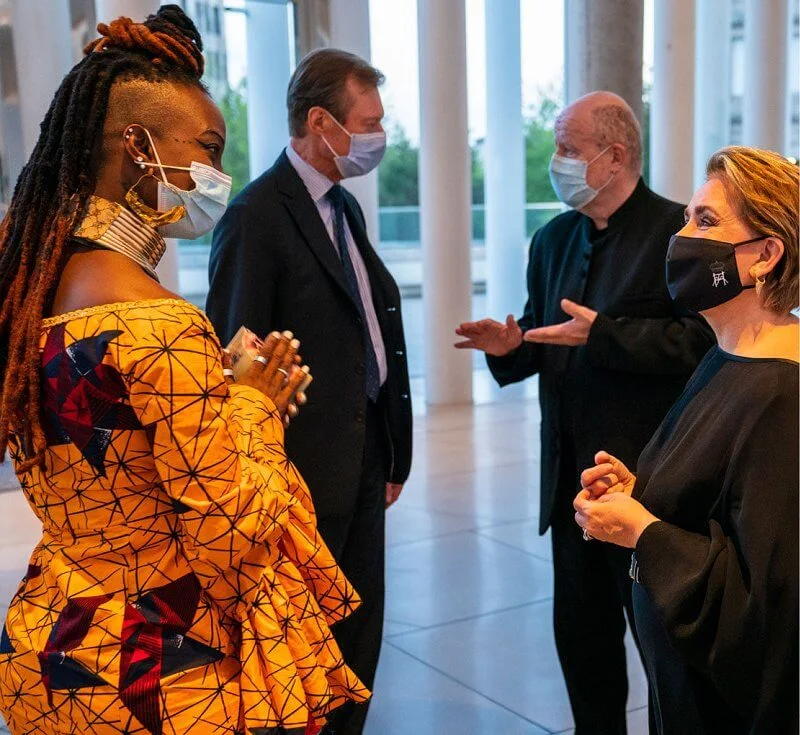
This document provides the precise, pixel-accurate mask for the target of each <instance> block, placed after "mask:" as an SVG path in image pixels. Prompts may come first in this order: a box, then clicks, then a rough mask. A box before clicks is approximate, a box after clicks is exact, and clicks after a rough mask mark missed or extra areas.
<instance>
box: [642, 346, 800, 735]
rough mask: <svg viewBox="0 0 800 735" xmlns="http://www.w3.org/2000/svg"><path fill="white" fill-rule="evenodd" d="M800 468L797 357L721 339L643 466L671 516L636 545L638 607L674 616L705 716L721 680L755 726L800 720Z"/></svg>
mask: <svg viewBox="0 0 800 735" xmlns="http://www.w3.org/2000/svg"><path fill="white" fill-rule="evenodd" d="M798 472H799V470H798V365H797V363H795V362H792V361H789V360H779V359H759V358H743V357H738V356H735V355H731V354H729V353H726V352H724V351H723V350H721V349H720V348H718V347H716V348H714V349H712V350H711V351H710V352H709V354H708V355H707V356H706V358H705V359H704V360H703V362H702V363H701V364H700V365H699V366H698V368H697V371H696V372H695V374H694V375H693V377H692V379H691V380H690V381H689V383H688V384H687V386H686V390H685V391H684V392H683V394H682V396H681V397H680V399H679V400H678V402H677V403H676V404H675V406H674V407H673V408H672V410H671V411H670V412H669V413H668V414H667V416H666V418H665V419H664V421H663V423H662V424H661V426H660V428H659V429H658V431H657V432H656V434H655V436H654V437H653V438H652V439H651V441H650V443H649V444H648V445H647V447H645V449H644V451H643V452H642V455H641V457H640V458H639V464H638V467H637V482H636V487H635V489H634V497H636V498H638V499H639V500H640V501H641V502H642V503H643V504H644V505H645V506H646V507H647V508H648V509H649V510H650V512H652V513H653V514H654V515H656V516H657V517H658V518H660V519H661V522H658V523H654V524H652V525H651V526H649V527H648V528H647V529H646V530H645V532H644V533H643V534H642V535H641V537H640V539H639V542H638V544H637V546H636V556H637V559H638V562H639V580H640V582H641V584H642V585H643V589H644V590H645V591H646V595H638V596H637V598H638V600H639V605H638V608H637V621H638V619H639V617H640V614H641V615H642V617H647V616H648V612H652V613H653V614H654V616H655V617H657V618H658V619H659V620H660V621H661V623H662V624H663V626H664V628H665V630H666V633H667V636H668V640H669V642H670V644H671V645H672V647H674V649H675V650H676V651H678V652H679V653H680V654H681V655H682V656H683V658H684V660H685V661H687V662H688V664H689V670H690V672H691V678H692V679H693V680H694V683H695V690H696V691H697V686H696V685H697V684H698V682H699V683H700V685H701V687H702V696H700V697H699V699H700V700H701V701H702V705H701V706H702V707H703V708H704V709H705V710H706V712H705V713H704V715H705V716H704V719H706V720H707V721H708V715H709V714H710V715H711V716H712V719H713V715H714V712H713V710H714V707H715V705H714V702H713V701H709V696H708V694H709V692H713V693H715V695H716V696H718V706H719V712H720V717H721V718H722V719H725V720H726V721H729V720H730V715H733V716H734V718H735V720H736V721H738V722H739V723H740V724H741V731H742V732H751V733H789V732H797V707H798ZM642 601H644V606H645V609H644V610H642V609H641V608H642ZM648 603H649V604H650V605H651V610H650V611H648V610H647V609H646V607H647V604H648ZM665 653H666V652H665ZM658 654H659V652H658V651H648V650H646V651H645V658H647V657H650V656H657V655H658ZM698 694H700V692H698ZM714 698H715V697H713V696H712V700H713V699H714ZM738 730H739V728H737V731H738Z"/></svg>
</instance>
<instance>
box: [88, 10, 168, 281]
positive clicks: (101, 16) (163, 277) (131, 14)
mask: <svg viewBox="0 0 800 735" xmlns="http://www.w3.org/2000/svg"><path fill="white" fill-rule="evenodd" d="M161 4H162V3H161V0H94V7H95V14H96V17H97V22H98V23H110V22H111V21H112V20H114V19H115V18H119V17H120V16H123V15H124V16H126V17H128V18H131V19H132V20H134V21H136V22H137V23H141V22H142V21H144V20H145V19H146V18H147V16H148V15H153V14H154V13H156V12H158V9H159V7H160V6H161ZM156 271H157V273H158V278H159V280H160V281H161V285H162V286H164V288H166V289H168V290H170V291H174V292H175V293H180V278H179V272H180V258H179V253H178V241H177V240H173V239H171V238H170V239H168V240H167V250H166V252H165V253H164V257H163V258H161V262H160V263H159V264H158V268H156Z"/></svg>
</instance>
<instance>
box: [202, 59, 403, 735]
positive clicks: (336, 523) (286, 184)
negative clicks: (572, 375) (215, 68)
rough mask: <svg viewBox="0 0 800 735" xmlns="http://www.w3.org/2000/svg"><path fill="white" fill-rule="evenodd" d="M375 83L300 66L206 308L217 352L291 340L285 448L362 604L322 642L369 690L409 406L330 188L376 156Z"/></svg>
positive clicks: (345, 207) (375, 263)
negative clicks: (283, 142)
mask: <svg viewBox="0 0 800 735" xmlns="http://www.w3.org/2000/svg"><path fill="white" fill-rule="evenodd" d="M382 81H383V75H382V74H381V73H380V72H379V71H377V70H376V69H374V68H373V67H372V66H370V65H369V64H368V63H366V62H365V61H363V60H362V59H360V58H358V57H357V56H354V55H352V54H349V53H346V52H343V51H338V50H336V49H322V50H318V51H315V52H312V53H311V54H309V55H308V56H306V57H305V58H304V59H303V60H302V61H301V62H300V64H299V65H298V67H297V69H296V71H295V72H294V74H293V76H292V79H291V81H290V82H289V90H288V94H287V104H288V114H289V131H290V135H291V140H290V142H289V145H288V146H287V147H286V149H285V151H284V152H283V153H281V155H280V156H279V157H278V160H277V161H276V162H275V164H274V165H273V167H272V168H271V169H269V170H268V171H267V172H266V173H264V174H263V175H261V176H260V177H259V178H258V179H256V180H255V181H253V182H251V183H250V184H249V185H248V186H247V187H245V189H244V190H243V191H242V192H241V193H240V194H239V195H238V196H237V197H236V198H235V199H234V200H233V202H232V203H231V205H230V206H229V208H228V210H227V212H226V214H225V216H224V217H223V218H222V221H221V222H220V224H219V225H218V226H217V228H216V230H215V231H214V240H213V245H212V247H211V259H210V264H209V275H210V282H211V283H210V290H209V294H208V303H207V307H206V310H207V312H208V315H209V317H210V318H211V321H212V322H213V324H214V327H215V329H216V330H217V334H218V335H219V337H220V339H221V340H222V342H223V344H224V343H226V342H227V340H229V339H230V338H231V336H232V335H233V334H234V333H235V332H236V330H237V329H238V328H239V326H240V325H245V326H247V327H248V328H250V329H252V330H253V331H254V332H256V333H257V334H259V335H261V336H263V335H265V334H267V333H269V332H270V331H273V330H283V329H289V330H291V331H292V332H294V334H295V336H296V337H297V338H298V339H299V340H300V342H301V351H302V354H303V358H304V360H305V361H306V362H307V363H308V365H309V366H310V367H311V370H312V374H313V376H314V383H313V385H312V387H311V389H310V396H309V397H310V400H309V402H308V405H307V406H305V407H304V408H303V410H302V411H301V413H300V415H299V417H298V418H297V419H296V420H295V421H294V422H293V423H292V425H291V427H290V428H289V430H288V432H287V436H286V448H287V453H288V456H289V458H290V459H291V460H292V461H294V462H295V464H296V465H297V466H298V468H299V469H300V471H301V473H302V474H303V477H304V478H305V479H306V481H307V482H308V485H309V487H310V489H311V494H312V496H313V499H314V504H315V507H316V510H317V522H318V525H319V529H320V532H321V533H322V536H323V538H324V539H325V541H326V542H327V544H328V546H329V547H330V549H331V551H332V552H333V554H334V556H335V557H336V559H337V561H338V562H339V565H340V566H341V568H342V570H343V571H344V573H345V574H346V576H347V577H348V578H349V579H350V581H351V582H352V583H353V585H354V587H355V588H356V590H357V591H358V593H359V595H360V596H361V598H362V601H363V604H362V606H361V607H360V608H359V609H358V610H357V611H356V613H355V614H354V615H353V616H352V617H351V618H349V619H348V620H346V621H344V622H343V623H340V624H337V625H336V626H334V629H333V630H334V634H335V636H336V639H337V641H338V643H339V645H340V647H341V648H342V653H343V654H344V658H345V660H346V661H347V663H348V664H349V665H350V666H351V667H352V668H353V669H354V671H355V672H356V674H358V676H359V677H360V678H361V679H362V681H364V683H365V684H366V685H367V686H369V687H372V684H373V681H374V676H375V669H376V667H377V663H378V655H379V652H380V645H381V635H382V629H383V599H384V521H385V511H386V508H387V507H388V506H389V505H391V504H392V503H393V502H394V501H395V500H396V499H397V497H398V495H399V494H400V491H401V489H402V485H403V483H404V482H405V480H406V478H407V477H408V473H409V469H410V466H411V433H412V432H411V400H410V391H409V380H408V366H407V362H406V354H405V350H406V348H405V339H404V335H403V324H402V319H401V315H400V293H399V290H398V288H397V285H396V284H395V282H394V280H393V278H392V276H391V275H390V274H389V272H388V271H387V269H386V268H385V266H384V265H383V263H382V262H381V260H380V258H379V257H378V255H377V254H376V252H375V250H374V249H373V247H372V246H371V244H370V242H369V240H368V238H367V233H366V228H365V222H364V216H363V214H362V212H361V209H360V207H359V205H358V202H357V201H356V200H355V198H354V197H353V196H352V195H351V194H350V193H349V192H348V191H347V190H346V189H344V188H343V187H342V186H341V185H340V184H339V182H340V181H341V180H342V179H343V178H346V177H348V176H358V175H363V174H365V173H367V172H368V171H369V170H370V169H372V168H374V167H375V166H377V165H378V163H379V162H380V159H381V156H382V155H383V151H384V149H385V145H386V138H385V133H384V131H383V127H382V125H381V120H382V118H383V106H382V104H381V99H380V94H379V92H378V87H379V85H380V84H381V83H382ZM366 713H367V707H366V705H361V706H358V707H355V708H353V709H352V710H351V711H349V712H345V713H340V714H339V721H337V724H336V733H337V735H339V734H340V733H348V734H350V733H360V732H361V731H362V729H363V723H364V719H365V717H366Z"/></svg>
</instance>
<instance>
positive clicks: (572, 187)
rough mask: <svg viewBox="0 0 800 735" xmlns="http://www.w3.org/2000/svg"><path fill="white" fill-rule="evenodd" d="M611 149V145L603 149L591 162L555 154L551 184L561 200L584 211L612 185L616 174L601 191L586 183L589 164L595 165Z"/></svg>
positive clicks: (551, 169)
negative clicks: (584, 208)
mask: <svg viewBox="0 0 800 735" xmlns="http://www.w3.org/2000/svg"><path fill="white" fill-rule="evenodd" d="M609 148H611V146H610V145H609V146H606V147H605V148H603V150H602V151H600V153H598V154H597V155H596V156H595V157H594V158H593V159H592V160H591V161H581V160H580V159H578V158H566V157H565V156H559V155H558V153H554V154H553V157H552V158H551V159H550V183H551V184H552V185H553V190H554V191H555V193H556V196H557V197H558V198H559V200H561V201H562V202H564V204H566V205H567V206H568V207H572V208H573V209H582V208H583V207H585V206H586V205H587V204H588V203H589V202H591V201H592V199H594V198H595V197H596V196H597V195H598V194H599V193H600V192H601V191H602V190H603V189H605V187H606V186H608V185H609V184H610V183H611V180H612V179H613V178H614V176H615V175H616V174H611V176H610V177H609V179H608V181H606V183H605V184H603V185H602V186H601V187H600V188H599V189H594V188H593V187H591V186H589V184H588V183H587V182H586V170H587V169H588V168H589V164H591V163H594V162H595V161H596V160H597V159H598V158H600V156H602V155H603V154H604V153H605V152H606V151H607V150H608V149H609Z"/></svg>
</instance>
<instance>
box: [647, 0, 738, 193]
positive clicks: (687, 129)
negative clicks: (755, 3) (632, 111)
mask: <svg viewBox="0 0 800 735" xmlns="http://www.w3.org/2000/svg"><path fill="white" fill-rule="evenodd" d="M653 11H654V25H655V42H654V48H653V52H654V65H653V92H652V105H651V107H650V187H651V188H652V189H653V190H654V191H656V192H657V193H658V194H661V195H662V196H665V197H667V198H668V199H673V200H674V201H677V202H688V201H689V199H690V198H691V196H692V168H693V164H694V146H693V131H694V63H695V56H694V37H695V33H694V0H670V2H656V3H654V7H653ZM720 30H721V31H723V32H724V29H720ZM704 40H705V39H704Z"/></svg>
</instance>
